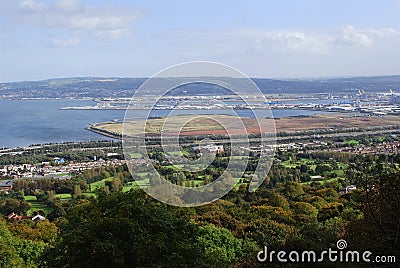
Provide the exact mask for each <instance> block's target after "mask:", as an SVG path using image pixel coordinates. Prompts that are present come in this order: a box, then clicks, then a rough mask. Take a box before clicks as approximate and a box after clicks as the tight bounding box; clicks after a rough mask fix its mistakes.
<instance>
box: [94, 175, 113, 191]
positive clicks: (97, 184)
mask: <svg viewBox="0 0 400 268" xmlns="http://www.w3.org/2000/svg"><path fill="white" fill-rule="evenodd" d="M113 179H114V177H110V178H105V179H103V180H101V181H96V182H93V183H90V189H91V191H92V192H93V191H94V190H96V189H97V188H101V187H104V186H106V181H112V180H113Z"/></svg>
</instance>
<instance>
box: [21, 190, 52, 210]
mask: <svg viewBox="0 0 400 268" xmlns="http://www.w3.org/2000/svg"><path fill="white" fill-rule="evenodd" d="M24 199H25V200H26V201H27V202H28V204H29V205H30V206H31V209H29V210H28V212H27V214H28V215H32V214H33V212H35V211H38V210H43V211H44V212H45V213H46V214H49V213H50V212H51V211H52V209H51V208H49V207H48V206H46V205H44V204H42V203H40V202H39V201H37V199H36V196H34V195H28V196H24Z"/></svg>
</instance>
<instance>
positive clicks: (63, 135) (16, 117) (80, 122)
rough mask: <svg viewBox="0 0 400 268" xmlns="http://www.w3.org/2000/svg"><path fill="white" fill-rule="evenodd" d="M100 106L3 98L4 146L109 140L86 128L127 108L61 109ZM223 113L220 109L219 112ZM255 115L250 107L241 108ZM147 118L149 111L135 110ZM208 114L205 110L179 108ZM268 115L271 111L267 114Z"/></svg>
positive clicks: (0, 138)
mask: <svg viewBox="0 0 400 268" xmlns="http://www.w3.org/2000/svg"><path fill="white" fill-rule="evenodd" d="M85 105H96V103H95V102H93V101H89V100H0V126H1V129H0V148H15V147H25V146H29V145H32V144H43V143H61V142H71V141H93V140H109V139H110V138H107V137H104V136H101V135H98V134H95V133H92V132H90V131H88V130H85V127H87V125H88V124H92V123H98V122H104V121H111V120H115V119H122V118H124V115H125V111H124V110H60V109H59V108H62V107H69V106H85ZM218 112H220V111H218ZM237 112H238V114H239V115H241V116H251V111H249V110H239V111H237ZM135 113H136V115H137V117H138V118H140V117H143V118H145V116H146V114H145V111H141V110H137V111H135ZM169 113H170V111H168V110H157V111H154V112H153V113H152V115H153V116H166V115H168V114H169ZM179 113H191V114H196V113H204V111H198V110H197V111H196V110H194V111H186V110H185V111H179ZM272 113H273V116H274V117H276V118H279V117H286V116H297V115H312V114H315V113H321V112H316V111H306V110H272ZM265 115H268V113H265Z"/></svg>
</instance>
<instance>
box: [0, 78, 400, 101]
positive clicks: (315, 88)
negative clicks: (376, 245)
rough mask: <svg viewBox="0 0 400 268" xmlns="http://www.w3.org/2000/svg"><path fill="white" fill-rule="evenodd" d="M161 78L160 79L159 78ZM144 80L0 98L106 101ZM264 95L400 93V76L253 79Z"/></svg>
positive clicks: (30, 90) (6, 92) (201, 90)
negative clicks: (100, 99)
mask: <svg viewBox="0 0 400 268" xmlns="http://www.w3.org/2000/svg"><path fill="white" fill-rule="evenodd" d="M159 79H162V78H159ZM145 80H146V78H104V77H75V78H57V79H49V80H43V81H25V82H12V83H0V98H2V99H4V98H7V99H9V98H105V97H109V98H112V97H131V96H132V95H133V93H134V91H135V89H137V88H138V87H139V86H140V85H141V84H142V83H143V82H144V81H145ZM252 80H253V81H254V82H255V83H256V84H257V85H258V87H259V88H260V89H261V91H262V92H263V93H266V94H306V93H308V94H310V93H335V94H337V93H355V92H357V91H358V90H359V89H364V90H365V91H366V92H367V93H369V92H371V93H372V92H388V91H389V89H393V90H394V91H398V92H399V91H400V75H395V76H376V77H352V78H330V79H286V80H283V79H281V80H278V79H265V78H253V79H252ZM237 82H239V83H240V81H237ZM149 93H150V92H149ZM214 94H229V91H227V90H223V89H222V90H221V88H220V87H218V86H215V85H207V84H191V85H187V86H185V87H184V88H180V89H177V90H175V91H174V92H173V93H172V95H214Z"/></svg>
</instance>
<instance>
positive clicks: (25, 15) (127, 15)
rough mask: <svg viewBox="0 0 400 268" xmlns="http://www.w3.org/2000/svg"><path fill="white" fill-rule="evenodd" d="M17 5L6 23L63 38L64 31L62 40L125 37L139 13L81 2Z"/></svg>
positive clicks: (35, 0) (26, 0)
mask: <svg viewBox="0 0 400 268" xmlns="http://www.w3.org/2000/svg"><path fill="white" fill-rule="evenodd" d="M18 3H19V4H18V5H17V7H16V8H17V9H16V10H15V12H14V14H12V15H11V16H10V17H9V21H8V22H9V24H13V25H15V26H16V27H17V26H20V27H24V26H30V27H32V26H33V27H38V28H42V29H46V30H47V31H48V32H50V33H51V35H54V34H57V33H63V36H64V35H65V32H66V33H67V34H69V35H70V37H69V38H67V39H65V40H73V39H74V38H75V39H76V38H77V37H78V38H80V39H83V38H98V39H102V40H104V39H119V38H123V37H128V36H130V34H131V33H132V27H133V22H134V21H135V20H136V19H137V18H138V17H139V14H138V11H137V10H135V9H132V8H117V7H113V6H111V5H108V6H107V7H101V6H93V5H88V4H85V3H84V2H82V1H80V0H56V1H52V2H45V1H43V0H20V1H19V2H18ZM56 40H61V39H56ZM51 42H52V43H54V40H51ZM56 43H58V42H56ZM71 43H75V44H79V43H80V42H71Z"/></svg>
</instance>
